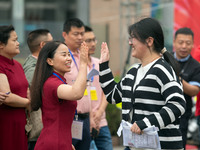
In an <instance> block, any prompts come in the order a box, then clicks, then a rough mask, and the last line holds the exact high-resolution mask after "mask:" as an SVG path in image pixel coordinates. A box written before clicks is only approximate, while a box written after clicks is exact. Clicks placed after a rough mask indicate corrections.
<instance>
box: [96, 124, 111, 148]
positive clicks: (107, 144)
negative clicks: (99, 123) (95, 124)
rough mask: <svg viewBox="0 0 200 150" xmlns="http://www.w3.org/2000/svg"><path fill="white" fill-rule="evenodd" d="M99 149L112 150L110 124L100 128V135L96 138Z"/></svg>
mask: <svg viewBox="0 0 200 150" xmlns="http://www.w3.org/2000/svg"><path fill="white" fill-rule="evenodd" d="M94 141H95V144H96V146H97V148H98V150H112V149H113V146H112V139H111V135H110V130H109V128H108V126H104V127H101V128H100V131H99V135H98V137H96V138H95V139H94Z"/></svg>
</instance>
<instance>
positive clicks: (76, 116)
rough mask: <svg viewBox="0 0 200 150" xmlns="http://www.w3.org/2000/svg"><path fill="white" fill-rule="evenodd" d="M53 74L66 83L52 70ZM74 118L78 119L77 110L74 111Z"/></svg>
mask: <svg viewBox="0 0 200 150" xmlns="http://www.w3.org/2000/svg"><path fill="white" fill-rule="evenodd" d="M53 75H54V76H56V77H57V78H58V79H60V80H61V81H62V82H63V83H64V84H67V83H66V82H65V81H63V79H61V77H59V76H58V75H57V74H56V73H55V72H53ZM75 119H76V120H78V113H77V110H76V111H75Z"/></svg>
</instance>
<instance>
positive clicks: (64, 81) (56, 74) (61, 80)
mask: <svg viewBox="0 0 200 150" xmlns="http://www.w3.org/2000/svg"><path fill="white" fill-rule="evenodd" d="M53 75H54V76H56V77H57V78H58V79H60V80H61V81H62V82H63V83H64V84H67V83H66V82H65V81H63V79H61V77H59V75H57V74H56V73H54V72H53Z"/></svg>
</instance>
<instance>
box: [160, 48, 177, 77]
mask: <svg viewBox="0 0 200 150" xmlns="http://www.w3.org/2000/svg"><path fill="white" fill-rule="evenodd" d="M161 54H162V55H163V58H164V59H165V60H166V61H167V62H168V63H169V64H170V65H171V66H172V68H173V69H174V71H175V73H176V75H177V76H179V73H180V67H179V64H178V62H177V61H176V59H175V58H174V56H173V55H172V54H171V53H170V52H168V51H167V49H166V48H165V47H164V48H163V49H162V50H161Z"/></svg>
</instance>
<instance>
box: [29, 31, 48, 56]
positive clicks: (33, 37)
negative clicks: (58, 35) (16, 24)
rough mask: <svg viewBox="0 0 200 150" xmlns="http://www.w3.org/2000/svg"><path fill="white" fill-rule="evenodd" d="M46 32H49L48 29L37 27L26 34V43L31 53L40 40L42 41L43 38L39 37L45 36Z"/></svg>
mask: <svg viewBox="0 0 200 150" xmlns="http://www.w3.org/2000/svg"><path fill="white" fill-rule="evenodd" d="M48 33H50V31H49V30H48V29H37V30H33V31H31V32H30V33H29V34H28V38H27V44H28V47H29V49H30V51H31V53H34V52H35V51H36V50H37V48H38V46H39V44H40V42H42V39H43V38H41V37H42V36H47V34H48Z"/></svg>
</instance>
